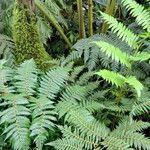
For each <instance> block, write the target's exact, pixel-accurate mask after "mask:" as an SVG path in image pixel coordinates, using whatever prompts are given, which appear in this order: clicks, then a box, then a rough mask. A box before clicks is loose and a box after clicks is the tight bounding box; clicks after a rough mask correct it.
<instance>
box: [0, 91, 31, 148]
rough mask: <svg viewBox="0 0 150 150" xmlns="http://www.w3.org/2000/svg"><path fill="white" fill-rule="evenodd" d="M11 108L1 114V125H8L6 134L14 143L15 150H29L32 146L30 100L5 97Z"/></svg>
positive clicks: (19, 97)
mask: <svg viewBox="0 0 150 150" xmlns="http://www.w3.org/2000/svg"><path fill="white" fill-rule="evenodd" d="M3 99H4V101H5V102H7V104H8V105H9V107H8V108H7V109H5V110H4V111H2V113H1V122H0V123H1V124H5V125H7V126H6V128H5V130H4V134H6V139H9V140H10V141H11V142H12V145H13V147H14V149H15V150H21V149H28V148H29V145H30V138H29V135H30V131H29V126H30V120H29V119H28V116H29V115H30V110H29V109H28V108H27V107H26V104H28V100H27V99H26V98H24V97H23V96H22V95H17V94H15V95H13V94H10V95H7V96H5V97H3Z"/></svg>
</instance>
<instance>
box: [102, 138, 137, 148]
mask: <svg viewBox="0 0 150 150" xmlns="http://www.w3.org/2000/svg"><path fill="white" fill-rule="evenodd" d="M101 144H102V145H103V146H104V148H107V149H108V150H118V149H120V150H134V149H131V148H130V145H129V144H128V143H126V142H125V141H124V140H122V139H119V138H116V137H111V136H109V137H107V138H106V139H105V140H104V141H103V142H101Z"/></svg>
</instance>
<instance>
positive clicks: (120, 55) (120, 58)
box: [93, 41, 131, 68]
mask: <svg viewBox="0 0 150 150" xmlns="http://www.w3.org/2000/svg"><path fill="white" fill-rule="evenodd" d="M93 43H95V44H96V45H97V46H98V47H99V48H101V49H100V50H101V51H102V52H104V53H105V54H106V55H107V56H108V57H109V58H111V59H112V60H114V61H116V62H120V63H121V64H123V65H126V66H127V67H129V68H130V67H131V64H130V61H129V56H128V55H127V54H126V53H124V52H121V50H120V49H119V48H117V47H115V46H113V45H111V44H109V43H107V42H103V41H98V42H93Z"/></svg>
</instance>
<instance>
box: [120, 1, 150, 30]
mask: <svg viewBox="0 0 150 150" xmlns="http://www.w3.org/2000/svg"><path fill="white" fill-rule="evenodd" d="M122 4H123V6H124V7H125V8H126V9H127V10H128V11H130V13H131V15H133V16H134V17H135V18H136V21H137V23H138V24H139V25H141V26H142V27H143V28H144V29H147V31H148V32H150V14H149V12H148V10H146V9H145V8H144V7H143V6H142V5H140V4H138V3H137V2H136V1H135V0H122Z"/></svg>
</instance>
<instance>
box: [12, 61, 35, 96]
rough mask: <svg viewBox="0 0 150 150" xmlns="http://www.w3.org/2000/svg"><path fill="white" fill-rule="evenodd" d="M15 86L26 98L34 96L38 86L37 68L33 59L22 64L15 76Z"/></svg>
mask: <svg viewBox="0 0 150 150" xmlns="http://www.w3.org/2000/svg"><path fill="white" fill-rule="evenodd" d="M14 78H15V80H16V82H15V86H16V88H17V91H18V92H19V93H23V94H25V95H26V96H31V95H34V93H35V88H36V84H37V68H36V65H35V62H34V60H33V59H31V60H28V61H25V62H24V63H22V64H21V65H20V66H19V67H18V68H17V71H16V75H15V76H14Z"/></svg>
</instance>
